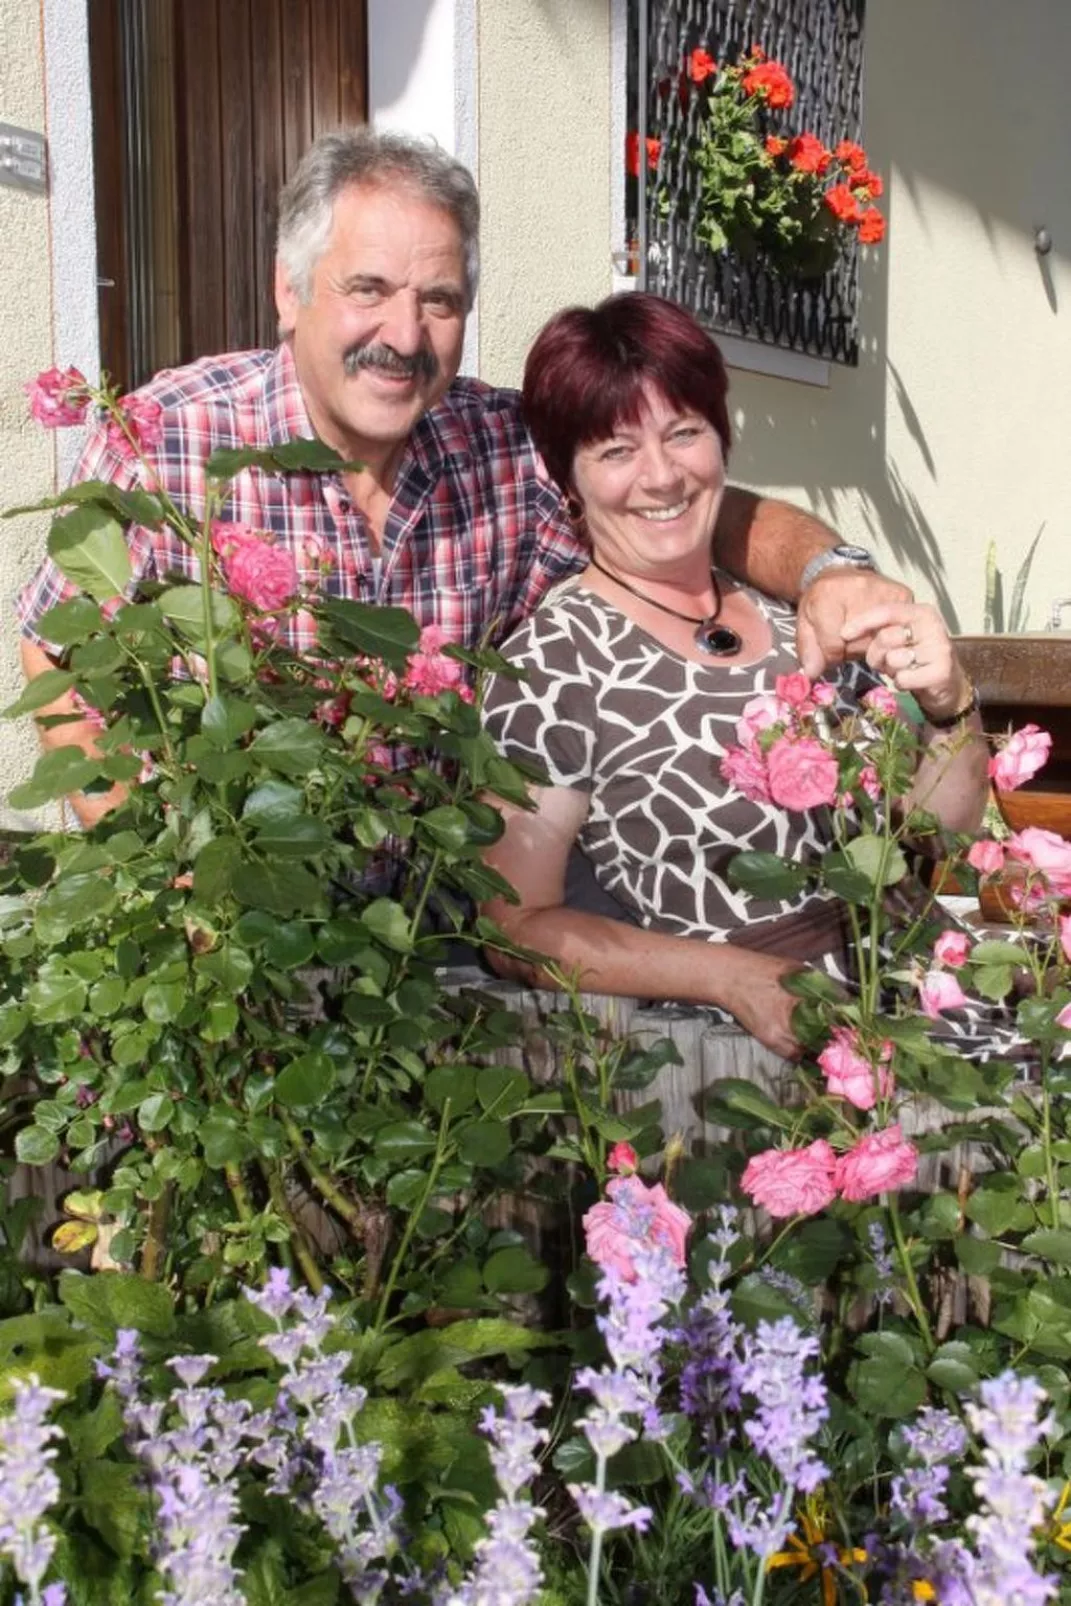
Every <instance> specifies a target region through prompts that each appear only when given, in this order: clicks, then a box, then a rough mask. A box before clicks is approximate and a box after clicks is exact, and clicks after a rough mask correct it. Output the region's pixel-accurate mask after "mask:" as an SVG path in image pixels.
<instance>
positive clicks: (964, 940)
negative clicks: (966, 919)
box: [933, 931, 971, 970]
mask: <svg viewBox="0 0 1071 1606" xmlns="http://www.w3.org/2000/svg"><path fill="white" fill-rule="evenodd" d="M970 951H971V939H970V938H969V937H968V936H967V933H966V932H965V931H942V933H941V935H940V936H939V937H938V939H937V941H936V942H935V943H934V945H933V957H934V958H935V959H936V960H937V962H938V964H941V965H951V966H952V968H953V970H958V969H959V967H960V965H965V964H966V963H967V959H968V957H969V955H970Z"/></svg>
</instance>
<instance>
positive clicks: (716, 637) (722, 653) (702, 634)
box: [695, 619, 744, 658]
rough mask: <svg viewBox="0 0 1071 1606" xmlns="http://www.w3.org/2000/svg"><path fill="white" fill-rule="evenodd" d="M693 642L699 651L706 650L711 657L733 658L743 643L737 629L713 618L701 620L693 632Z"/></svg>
mask: <svg viewBox="0 0 1071 1606" xmlns="http://www.w3.org/2000/svg"><path fill="white" fill-rule="evenodd" d="M695 644H696V646H697V647H698V648H699V651H700V652H708V653H709V654H710V656H711V657H712V658H735V657H736V655H737V653H738V652H739V651H740V649H741V647H742V646H743V645H744V643H743V640H742V638H741V637H740V635H739V634H738V632H737V631H735V630H732V629H730V627H729V626H728V625H719V624H717V623H716V622H715V621H714V620H713V619H704V620H703V622H702V624H701V625H700V626H699V628H698V630H697V631H696V633H695Z"/></svg>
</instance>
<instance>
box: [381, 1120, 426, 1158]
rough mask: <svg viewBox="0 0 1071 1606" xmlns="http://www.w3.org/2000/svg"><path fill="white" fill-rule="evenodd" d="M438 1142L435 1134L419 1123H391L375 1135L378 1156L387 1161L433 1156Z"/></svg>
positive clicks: (382, 1127)
mask: <svg viewBox="0 0 1071 1606" xmlns="http://www.w3.org/2000/svg"><path fill="white" fill-rule="evenodd" d="M436 1141H437V1140H436V1136H435V1133H434V1132H431V1131H429V1130H428V1128H427V1127H426V1126H422V1125H421V1124H420V1122H419V1121H390V1122H388V1123H387V1125H386V1126H381V1127H380V1128H379V1130H378V1132H377V1133H376V1135H375V1146H376V1154H377V1155H378V1156H379V1157H380V1158H381V1159H385V1160H409V1159H416V1158H417V1157H418V1156H419V1155H423V1154H432V1153H433V1152H434V1150H435V1147H436Z"/></svg>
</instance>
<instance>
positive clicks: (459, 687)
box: [402, 625, 472, 702]
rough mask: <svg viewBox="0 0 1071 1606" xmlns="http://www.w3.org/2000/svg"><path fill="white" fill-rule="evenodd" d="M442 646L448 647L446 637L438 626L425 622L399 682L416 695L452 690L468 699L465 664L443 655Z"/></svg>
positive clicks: (429, 695) (429, 694)
mask: <svg viewBox="0 0 1071 1606" xmlns="http://www.w3.org/2000/svg"><path fill="white" fill-rule="evenodd" d="M445 646H449V640H448V638H447V637H446V636H445V635H444V634H443V632H442V631H441V630H440V629H439V626H438V625H425V626H424V628H423V630H422V631H421V632H420V644H419V646H418V647H417V650H416V652H415V653H414V654H413V656H412V657H411V658H410V660H409V667H408V668H407V669H406V672H405V679H404V680H403V682H402V684H403V686H406V687H407V688H408V689H409V690H410V691H411V692H416V693H417V694H418V696H422V697H434V696H436V695H437V694H438V693H439V692H441V691H456V692H458V693H459V694H460V696H461V697H463V698H464V699H465V701H466V702H469V701H471V695H472V694H471V692H469V688H468V687H467V686H466V685H465V666H464V664H461V663H459V662H458V660H457V659H456V658H447V656H446V654H445V653H444V652H443V651H442V648H443V647H445ZM466 693H468V695H467V696H466Z"/></svg>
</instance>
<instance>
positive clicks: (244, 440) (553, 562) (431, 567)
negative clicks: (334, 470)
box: [18, 344, 581, 649]
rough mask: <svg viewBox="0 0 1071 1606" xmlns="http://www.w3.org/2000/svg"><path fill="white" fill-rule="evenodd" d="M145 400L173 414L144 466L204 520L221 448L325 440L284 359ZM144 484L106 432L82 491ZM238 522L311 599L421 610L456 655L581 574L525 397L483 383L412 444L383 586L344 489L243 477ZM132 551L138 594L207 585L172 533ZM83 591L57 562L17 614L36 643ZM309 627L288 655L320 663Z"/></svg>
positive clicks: (189, 378) (285, 352) (235, 501)
mask: <svg viewBox="0 0 1071 1606" xmlns="http://www.w3.org/2000/svg"><path fill="white" fill-rule="evenodd" d="M139 395H141V396H143V397H146V398H150V399H151V400H153V401H155V402H157V403H159V405H160V406H161V407H162V409H163V414H162V420H161V422H162V436H161V440H160V443H159V445H158V446H156V447H155V448H153V450H152V451H151V452H149V453H147V454H146V455H147V457H148V458H149V460H150V461H151V463H152V465H153V468H154V469H155V472H156V474H157V477H158V481H159V484H160V485H161V486H162V487H163V488H164V489H165V490H166V491H167V492H168V494H169V495H170V496H171V498H172V499H173V500H174V501H175V502H176V503H177V505H178V506H179V507H180V508H182V509H183V510H184V511H187V512H190V513H192V514H193V515H194V516H196V517H198V518H200V517H201V515H202V513H203V510H204V496H205V463H206V462H207V460H208V458H209V456H210V454H211V453H212V452H213V451H215V450H216V449H217V448H218V447H224V446H231V447H236V446H254V447H260V448H263V447H270V446H278V445H281V444H282V443H283V442H284V441H287V440H290V439H292V438H293V437H294V436H299V435H301V436H306V437H308V436H311V435H312V434H313V430H312V426H311V425H310V423H309V417H308V413H307V412H306V409H305V403H304V400H303V398H302V394H301V388H300V386H299V384H298V380H297V374H296V372H295V369H294V361H293V357H292V355H291V352H290V348H289V346H287V345H285V344H284V345H282V346H279V347H278V348H277V349H276V350H275V351H249V352H237V353H234V354H232V355H228V356H222V357H205V358H202V359H201V360H200V361H199V362H195V363H191V364H190V365H189V366H188V367H186V368H178V369H172V370H167V371H165V372H163V373H161V374H158V375H157V376H156V378H155V379H153V380H152V381H151V382H150V383H149V384H148V385H146V386H145V387H144V389H143V390H141V391H140V392H139ZM139 476H140V464H139V463H138V462H137V460H136V459H134V458H133V457H132V455H131V454H130V453H129V452H128V451H126V450H123V449H121V448H120V449H118V450H117V449H115V448H114V447H110V446H109V445H108V442H107V431H106V428H105V426H104V424H103V423H101V422H97V423H96V424H95V425H94V426H93V429H92V431H91V433H90V437H89V440H88V441H87V443H86V447H85V450H84V451H83V453H82V456H81V458H80V460H79V464H78V468H77V470H76V472H75V478H76V479H78V480H88V479H102V480H110V481H111V482H113V483H114V484H116V485H119V486H121V487H123V488H124V489H130V488H132V487H133V486H135V485H138V484H139V483H140V478H139ZM224 516H225V518H226V519H227V520H228V521H234V522H236V523H242V524H248V525H251V526H252V527H253V528H254V529H257V530H261V531H267V532H270V533H271V534H272V535H273V536H274V538H275V540H276V541H278V542H280V543H285V544H286V545H287V546H288V547H289V548H290V549H291V550H292V552H293V554H294V557H295V560H296V562H297V564H298V569H299V572H300V574H301V577H302V582H303V585H305V586H306V587H307V588H308V589H310V590H315V589H319V590H322V591H326V592H328V593H329V594H331V595H334V596H344V597H352V598H354V599H356V600H357V601H361V602H377V603H383V604H389V605H391V606H394V607H402V608H408V609H409V611H410V612H411V613H413V614H414V615H415V617H416V618H417V620H418V621H419V622H420V624H421V625H427V624H435V625H438V626H439V627H440V628H441V630H442V631H443V634H444V635H445V636H446V638H447V639H448V640H451V641H458V642H463V643H465V644H466V645H468V646H475V645H476V644H477V642H478V641H479V640H480V639H481V637H482V636H483V635H484V634H485V633H486V632H487V631H488V630H489V629H490V630H491V633H492V639H494V640H496V641H497V640H500V639H501V638H502V637H504V636H505V635H507V634H508V633H509V631H510V630H511V629H512V628H513V627H514V625H516V624H517V623H518V621H519V620H520V619H522V618H523V617H524V616H525V615H526V614H527V613H529V612H531V610H532V609H533V608H534V607H535V605H536V603H537V602H538V601H539V599H540V598H541V597H542V595H543V594H544V592H545V591H546V590H547V589H548V587H549V586H550V585H552V584H553V583H554V582H555V581H556V580H559V579H561V578H562V576H563V575H565V574H568V573H569V572H570V571H571V570H573V569H575V568H577V567H579V566H580V562H581V559H580V549H579V547H578V544H577V541H576V538H575V536H574V535H573V533H572V531H571V529H570V527H569V523H568V520H567V519H566V518H565V515H564V512H563V509H562V503H561V497H560V495H559V493H558V491H557V490H556V488H555V487H554V486H553V485H552V484H551V482H550V481H549V480H548V478H547V476H546V473H545V471H544V469H543V467H542V464H541V462H540V460H539V459H538V457H537V456H536V454H535V451H534V449H533V447H532V444H531V441H530V440H529V438H528V434H527V431H526V430H525V428H524V425H523V423H522V421H521V416H520V405H519V398H518V395H517V392H516V391H512V390H496V389H493V388H492V387H491V386H489V385H485V384H482V383H481V382H480V381H479V380H475V379H457V380H455V381H454V383H453V384H452V385H451V387H450V389H449V390H448V391H447V393H446V395H445V396H444V397H443V399H442V401H441V402H440V403H439V404H438V406H437V407H435V408H433V409H432V410H431V411H430V412H428V413H425V415H424V416H423V418H421V419H420V420H419V422H418V423H417V425H416V427H415V428H414V430H413V432H412V435H411V436H410V438H409V441H408V444H407V446H406V450H405V455H404V457H403V459H402V461H401V464H400V466H399V469H398V474H397V478H396V480H395V484H394V491H393V495H392V498H391V503H390V508H389V511H388V513H387V520H386V526H385V529H384V533H383V541H382V549H381V557H382V564H381V569H380V574H379V579H378V583H377V581H376V579H375V574H374V565H373V561H372V548H371V546H370V543H369V537H368V527H367V524H366V522H365V519H364V517H363V515H362V514H361V513H359V512H358V511H357V509H356V508H355V507H354V506H353V505H352V503H351V501H350V499H349V497H348V495H347V493H346V488H345V486H344V484H343V483H342V479H341V477H340V476H339V475H337V474H318V473H310V472H307V471H305V470H298V471H294V472H287V473H282V472H280V473H265V472H264V471H263V470H261V469H257V468H249V469H243V470H242V472H241V473H240V474H238V475H237V476H236V478H235V479H234V481H233V482H232V485H231V494H230V499H229V501H228V503H227V505H226V507H225V510H224ZM127 538H128V542H129V546H130V552H131V556H132V558H133V564H134V574H135V579H136V580H139V579H143V578H144V579H162V578H163V577H164V576H165V575H166V574H168V573H169V572H170V573H173V574H182V575H186V576H189V577H191V578H193V577H195V576H196V574H197V562H196V559H195V557H194V555H193V553H192V552H191V551H190V549H189V548H188V547H187V546H186V545H185V544H184V543H183V542H182V541H181V540H180V539H179V537H178V536H176V535H175V534H174V533H173V531H171V530H170V529H167V528H166V527H165V528H164V529H162V530H149V529H146V528H144V527H143V526H141V525H133V526H131V527H130V529H129V530H128V532H127ZM325 559H326V560H327V567H326V573H325V572H324V570H323V569H321V563H322V562H323V560H325ZM131 589H132V590H133V589H136V586H135V587H132V588H131ZM75 591H76V588H75V587H73V586H72V585H71V584H70V583H69V582H68V581H67V580H66V579H65V578H64V576H63V574H62V573H61V572H60V570H59V569H58V568H57V567H56V565H55V564H54V563H53V562H52V560H51V559H50V558H46V559H45V561H44V563H42V565H41V567H40V569H39V570H38V571H37V574H36V575H35V576H34V578H33V579H32V580H31V581H30V583H29V584H28V585H27V586H26V587H25V589H24V590H23V591H22V593H21V595H20V597H19V599H18V617H19V623H20V625H21V627H22V630H23V632H24V634H26V635H27V636H29V637H30V638H31V639H32V640H34V641H36V642H38V644H39V645H42V646H44V647H46V648H47V647H48V646H49V644H48V643H47V642H44V641H42V638H41V637H40V635H39V634H38V633H37V631H36V630H35V628H34V627H35V625H36V623H37V621H38V620H39V619H40V617H41V615H42V614H43V613H45V612H46V611H47V609H49V608H51V607H52V606H53V605H54V604H55V603H57V602H62V601H64V600H65V599H66V598H67V597H70V596H72V595H73V594H74V593H75ZM311 626H312V621H311V619H310V618H309V616H308V614H306V613H304V612H298V613H296V614H294V615H291V616H289V617H288V618H287V622H286V631H285V633H286V638H287V640H288V642H289V644H290V645H291V646H292V647H294V648H298V649H302V648H304V649H307V648H310V647H312V646H313V635H312V629H311Z"/></svg>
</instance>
